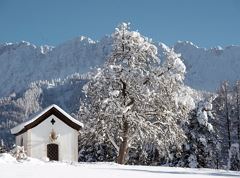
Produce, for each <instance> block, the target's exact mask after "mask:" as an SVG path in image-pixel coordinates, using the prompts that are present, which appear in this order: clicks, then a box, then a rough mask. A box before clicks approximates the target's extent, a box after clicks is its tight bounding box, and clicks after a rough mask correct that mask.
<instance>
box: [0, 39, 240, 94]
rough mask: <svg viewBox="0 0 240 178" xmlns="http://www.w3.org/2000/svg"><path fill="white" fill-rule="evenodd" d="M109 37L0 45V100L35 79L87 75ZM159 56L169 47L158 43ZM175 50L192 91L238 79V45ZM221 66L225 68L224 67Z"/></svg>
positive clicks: (103, 55) (97, 63) (183, 44)
mask: <svg viewBox="0 0 240 178" xmlns="http://www.w3.org/2000/svg"><path fill="white" fill-rule="evenodd" d="M111 44H112V39H111V37H108V36H106V37H104V38H103V39H102V40H100V41H93V40H91V39H89V38H86V37H82V36H81V37H77V38H75V39H72V40H69V41H67V42H65V43H63V44H60V45H58V46H56V47H52V46H47V45H45V46H35V45H33V44H31V43H29V42H25V41H22V42H19V43H5V44H2V45H0V76H1V78H0V85H1V86H4V87H1V90H0V97H3V96H8V95H10V94H12V93H14V92H15V93H19V92H21V91H23V90H25V89H26V88H27V87H28V85H29V84H30V83H31V82H34V81H38V80H52V79H64V78H65V77H66V76H68V75H71V74H73V73H80V74H83V73H86V72H88V71H90V68H91V67H96V66H100V65H102V64H103V63H104V61H105V59H106V57H107V56H108V54H109V53H110V51H111ZM157 46H158V51H159V56H160V58H161V59H164V52H165V51H169V50H170V47H168V46H167V45H165V44H163V43H159V44H157ZM174 50H175V51H176V52H177V53H181V55H182V59H183V60H184V63H185V65H186V66H187V74H186V79H185V83H186V84H187V85H189V86H191V87H193V88H196V89H200V90H207V91H214V90H215V89H216V88H217V87H218V85H219V82H220V81H222V80H230V81H235V80H237V79H239V78H240V73H239V72H238V69H239V67H240V46H229V47H226V48H221V47H216V48H211V49H205V48H199V47H198V46H196V45H194V44H193V43H191V42H177V43H176V44H175V45H174ZM223 66H224V67H223Z"/></svg>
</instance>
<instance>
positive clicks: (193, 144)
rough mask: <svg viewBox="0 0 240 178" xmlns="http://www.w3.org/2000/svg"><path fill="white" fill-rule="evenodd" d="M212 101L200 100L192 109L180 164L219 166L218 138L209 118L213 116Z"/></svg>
mask: <svg viewBox="0 0 240 178" xmlns="http://www.w3.org/2000/svg"><path fill="white" fill-rule="evenodd" d="M211 111H212V104H211V101H205V102H200V103H199V104H198V107H197V108H196V109H195V110H193V111H192V113H191V115H190V120H189V124H188V126H187V129H186V131H187V137H188V139H187V143H186V144H185V145H184V152H183V155H182V160H181V161H180V162H179V166H186V167H195V168H217V155H216V153H217V151H216V149H215V148H216V144H217V140H216V137H215V131H214V129H213V126H212V124H210V123H209V119H211V118H212V117H213V115H212V113H211Z"/></svg>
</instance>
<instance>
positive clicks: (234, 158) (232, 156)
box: [228, 143, 240, 171]
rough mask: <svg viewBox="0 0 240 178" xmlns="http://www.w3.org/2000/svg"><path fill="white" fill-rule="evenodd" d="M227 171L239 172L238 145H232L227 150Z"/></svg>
mask: <svg viewBox="0 0 240 178" xmlns="http://www.w3.org/2000/svg"><path fill="white" fill-rule="evenodd" d="M228 169H230V170H233V171H240V153H239V145H238V143H235V144H232V145H231V147H230V150H229V158H228Z"/></svg>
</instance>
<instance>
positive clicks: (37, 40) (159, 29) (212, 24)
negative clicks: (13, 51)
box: [0, 0, 240, 47]
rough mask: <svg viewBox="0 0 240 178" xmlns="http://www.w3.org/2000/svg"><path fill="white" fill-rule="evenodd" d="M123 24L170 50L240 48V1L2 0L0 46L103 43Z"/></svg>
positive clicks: (0, 5) (0, 4)
mask: <svg viewBox="0 0 240 178" xmlns="http://www.w3.org/2000/svg"><path fill="white" fill-rule="evenodd" d="M123 21H124V22H126V21H129V22H131V24H132V26H131V27H132V29H133V30H139V31H140V32H141V33H142V34H143V35H145V36H147V37H150V38H152V39H153V40H154V41H159V42H164V43H166V44H167V45H173V44H174V43H175V42H176V41H178V40H181V41H185V40H188V41H192V42H193V43H195V44H196V45H198V46H200V47H213V46H217V45H220V46H223V47H224V46H227V45H230V44H235V45H240V0H0V43H4V42H19V41H22V40H25V41H29V42H31V43H34V44H37V45H42V44H49V45H54V46H55V45H57V44H60V43H62V42H64V41H66V40H69V39H72V38H74V37H77V36H80V35H83V36H87V37H90V38H92V39H93V40H100V39H101V38H102V37H103V36H104V35H106V34H111V33H112V32H113V31H114V28H115V27H116V26H117V24H119V23H121V22H123Z"/></svg>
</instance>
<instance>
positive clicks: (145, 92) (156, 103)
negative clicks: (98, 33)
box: [81, 23, 186, 164]
mask: <svg viewBox="0 0 240 178" xmlns="http://www.w3.org/2000/svg"><path fill="white" fill-rule="evenodd" d="M112 37H113V40H114V42H113V51H112V53H111V55H110V56H109V58H108V60H107V61H106V63H105V65H104V67H103V68H101V69H98V71H97V72H96V75H95V76H94V77H92V79H91V80H90V81H89V82H88V83H87V84H86V86H85V87H84V91H85V93H86V95H87V96H88V100H87V102H86V103H84V106H82V107H84V109H83V108H82V109H81V110H82V111H84V112H82V113H81V115H84V117H85V118H86V119H87V121H88V123H89V124H90V125H91V126H89V128H94V129H91V131H92V134H93V135H95V137H97V138H98V139H99V140H100V141H102V142H104V141H109V142H111V143H112V145H113V146H114V147H115V149H116V151H117V153H118V159H117V162H118V163H120V164H123V163H125V162H126V161H127V160H126V158H127V154H128V151H129V149H130V148H132V147H134V146H139V145H141V143H142V142H145V141H146V140H148V139H151V140H154V142H155V144H156V145H157V146H158V148H159V150H160V152H161V153H162V154H164V153H167V152H168V147H170V146H172V145H178V146H179V145H180V143H182V141H183V140H184V138H185V137H184V132H183V131H182V129H181V127H180V126H179V123H181V120H182V119H183V118H184V117H185V114H186V108H184V106H182V105H181V104H180V105H179V104H176V101H175V98H176V94H177V91H178V89H179V87H180V86H181V84H182V80H183V78H184V73H185V66H184V64H183V63H182V62H181V60H180V58H179V55H177V54H175V53H174V52H173V51H170V52H169V53H168V54H167V59H166V61H165V62H164V64H163V65H162V66H160V60H159V58H158V56H157V48H156V46H154V45H153V44H152V43H151V41H150V40H149V39H147V38H146V37H144V36H142V35H141V34H140V33H138V32H135V31H130V30H129V24H126V23H123V24H121V25H120V26H119V27H118V28H116V31H115V32H114V33H113V35H112Z"/></svg>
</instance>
